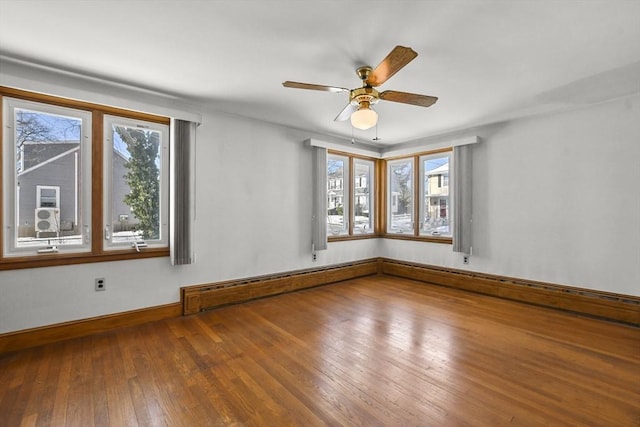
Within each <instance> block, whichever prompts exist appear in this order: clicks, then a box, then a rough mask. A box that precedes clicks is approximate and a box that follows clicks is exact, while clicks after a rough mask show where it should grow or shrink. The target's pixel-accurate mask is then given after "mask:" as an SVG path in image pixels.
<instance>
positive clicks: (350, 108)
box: [333, 103, 358, 122]
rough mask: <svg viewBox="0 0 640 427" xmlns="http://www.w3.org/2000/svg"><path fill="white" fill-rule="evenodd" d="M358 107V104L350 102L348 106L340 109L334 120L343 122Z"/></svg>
mask: <svg viewBox="0 0 640 427" xmlns="http://www.w3.org/2000/svg"><path fill="white" fill-rule="evenodd" d="M357 109H358V106H357V105H355V104H352V103H348V104H347V106H346V107H344V108H343V109H342V111H340V114H338V115H337V116H336V118H335V119H333V121H334V122H343V121H345V120H347V119H348V118H349V117H351V115H352V114H353V113H354V112H355V111H356V110H357Z"/></svg>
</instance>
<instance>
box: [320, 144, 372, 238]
mask: <svg viewBox="0 0 640 427" xmlns="http://www.w3.org/2000/svg"><path fill="white" fill-rule="evenodd" d="M328 154H333V155H336V156H343V157H346V158H348V161H349V167H348V169H349V174H348V175H349V176H348V177H345V181H346V182H347V184H345V187H346V186H347V185H348V188H349V198H348V203H349V206H348V208H347V209H348V212H349V227H348V232H347V234H343V235H340V236H332V235H328V236H327V240H328V241H329V242H340V241H344V240H360V239H373V238H378V237H380V230H381V228H380V221H379V220H380V205H381V203H380V201H379V200H380V199H379V197H380V180H379V172H380V164H381V163H382V161H381V160H380V159H376V158H374V157H367V156H361V155H357V154H352V153H347V152H344V151H337V150H328ZM355 159H359V160H366V161H369V162H372V163H373V170H372V171H371V172H372V174H373V183H374V188H373V194H372V197H373V206H374V212H373V214H374V217H373V224H374V227H373V230H374V231H373V233H366V234H354V232H353V223H354V215H355V210H354V208H355V206H354V196H355V190H354V184H355V173H354V169H355Z"/></svg>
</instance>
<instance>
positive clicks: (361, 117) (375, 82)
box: [282, 46, 438, 130]
mask: <svg viewBox="0 0 640 427" xmlns="http://www.w3.org/2000/svg"><path fill="white" fill-rule="evenodd" d="M416 56H418V54H417V53H416V52H415V51H414V50H413V49H411V48H410V47H404V46H396V47H394V48H393V50H391V52H390V53H389V54H388V55H387V57H386V58H384V59H383V60H382V62H380V64H378V66H377V67H376V68H371V67H370V66H368V65H367V66H363V67H359V68H358V69H356V74H357V75H358V77H359V78H360V80H362V87H359V88H357V89H347V88H344V87H335V86H323V85H316V84H310V83H299V82H291V81H286V82H284V83H282V85H283V86H284V87H290V88H294V89H310V90H321V91H325V92H333V93H342V92H349V103H348V104H347V106H346V107H344V109H343V110H342V111H341V112H340V114H338V115H337V116H336V118H335V119H334V120H335V121H344V120H347V119H348V118H351V124H352V125H353V127H355V128H358V129H363V130H364V129H369V128H371V127H373V126H375V125H376V123H377V122H378V113H376V112H375V110H374V109H373V108H371V107H372V106H373V105H374V104H376V103H377V102H378V101H380V100H384V101H392V102H400V103H403V104H411V105H418V106H420V107H429V106H431V105H433V104H434V103H435V102H436V101H437V100H438V98H437V97H435V96H427V95H418V94H415V93H407V92H398V91H395V90H385V91H384V92H378V91H377V90H376V89H375V88H376V87H378V86H380V85H382V84H383V83H384V82H386V81H387V80H389V78H391V76H393V75H394V74H395V73H397V72H398V71H400V70H401V69H402V68H403V67H404V66H405V65H407V64H408V63H409V62H411V61H412V60H413V59H414V58H415V57H416Z"/></svg>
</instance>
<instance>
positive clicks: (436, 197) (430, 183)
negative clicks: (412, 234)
mask: <svg viewBox="0 0 640 427" xmlns="http://www.w3.org/2000/svg"><path fill="white" fill-rule="evenodd" d="M450 157H451V156H450V153H439V154H431V155H425V156H420V176H421V177H422V179H421V180H420V185H421V188H420V208H421V210H420V235H427V236H451V212H450V206H451V202H450V198H449V169H450V168H449V165H450V163H451V162H450Z"/></svg>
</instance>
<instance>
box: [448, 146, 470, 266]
mask: <svg viewBox="0 0 640 427" xmlns="http://www.w3.org/2000/svg"><path fill="white" fill-rule="evenodd" d="M471 154H472V145H459V146H457V147H453V200H454V206H453V209H454V210H453V212H454V221H453V251H454V252H462V253H464V254H467V255H471V248H472V245H471V224H472V220H473V219H472V207H473V206H472V201H473V200H472V197H471V195H472V181H471V172H472V165H471Z"/></svg>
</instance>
